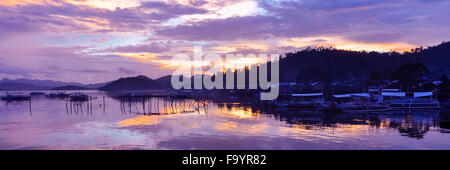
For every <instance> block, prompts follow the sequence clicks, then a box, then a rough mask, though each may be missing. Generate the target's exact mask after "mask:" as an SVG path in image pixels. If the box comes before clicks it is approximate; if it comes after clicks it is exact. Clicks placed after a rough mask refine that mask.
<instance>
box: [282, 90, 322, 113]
mask: <svg viewBox="0 0 450 170" xmlns="http://www.w3.org/2000/svg"><path fill="white" fill-rule="evenodd" d="M322 96H323V95H322V93H306V94H291V98H292V100H289V101H281V102H276V105H277V106H278V107H283V108H298V109H316V108H317V106H318V105H319V104H320V103H322V102H323V98H322Z"/></svg>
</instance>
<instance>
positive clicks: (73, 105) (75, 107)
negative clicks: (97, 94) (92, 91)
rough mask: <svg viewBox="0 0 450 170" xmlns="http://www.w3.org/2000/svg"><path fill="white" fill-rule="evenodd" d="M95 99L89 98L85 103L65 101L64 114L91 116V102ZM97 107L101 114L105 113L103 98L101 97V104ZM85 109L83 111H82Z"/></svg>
mask: <svg viewBox="0 0 450 170" xmlns="http://www.w3.org/2000/svg"><path fill="white" fill-rule="evenodd" d="M95 99H97V98H94V97H89V98H88V99H87V100H85V101H73V100H70V99H66V100H65V101H66V114H67V115H69V114H84V113H86V114H88V115H92V111H93V100H95ZM99 107H100V108H101V109H102V110H103V114H105V112H106V102H105V96H103V97H102V103H101V104H99ZM83 108H85V110H84V109H83Z"/></svg>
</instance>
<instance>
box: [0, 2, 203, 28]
mask: <svg viewBox="0 0 450 170" xmlns="http://www.w3.org/2000/svg"><path fill="white" fill-rule="evenodd" d="M149 9H150V10H152V11H154V12H151V13H148V12H145V10H149ZM205 12H207V11H205V10H202V9H198V8H194V7H188V6H183V5H179V4H167V3H163V2H146V3H143V4H142V5H141V6H138V7H133V8H116V9H115V10H107V9H98V8H93V7H88V6H80V5H74V4H70V3H65V2H59V4H58V5H52V4H27V5H21V6H16V7H14V8H8V7H4V6H0V14H2V15H1V16H0V35H1V34H2V33H7V32H9V31H13V30H14V28H17V29H18V30H29V29H34V30H36V31H39V30H46V31H50V32H55V31H56V32H58V31H62V30H58V29H64V31H66V30H68V31H90V32H92V31H96V32H108V31H133V30H145V29H150V28H151V27H152V26H157V25H158V24H160V23H161V22H163V21H166V20H168V19H171V18H175V17H178V16H180V15H186V14H196V13H205ZM67 17H69V18H67ZM95 19H103V20H107V21H108V22H109V24H105V23H102V22H100V21H98V20H95ZM77 21H81V22H88V23H91V24H96V25H99V26H107V27H110V28H107V29H93V28H89V27H87V26H85V25H82V24H80V23H79V22H77ZM55 28H56V29H55ZM17 29H16V30H17Z"/></svg>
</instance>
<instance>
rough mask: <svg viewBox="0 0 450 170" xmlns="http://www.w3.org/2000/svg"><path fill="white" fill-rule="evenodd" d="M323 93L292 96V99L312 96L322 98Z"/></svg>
mask: <svg viewBox="0 0 450 170" xmlns="http://www.w3.org/2000/svg"><path fill="white" fill-rule="evenodd" d="M322 95H323V94H322V93H304V94H292V97H311V96H322Z"/></svg>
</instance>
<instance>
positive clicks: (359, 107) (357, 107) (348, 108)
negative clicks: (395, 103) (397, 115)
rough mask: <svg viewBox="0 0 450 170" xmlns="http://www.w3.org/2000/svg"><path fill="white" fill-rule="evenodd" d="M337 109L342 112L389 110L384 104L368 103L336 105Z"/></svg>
mask: <svg viewBox="0 0 450 170" xmlns="http://www.w3.org/2000/svg"><path fill="white" fill-rule="evenodd" d="M337 107H338V108H340V109H342V110H343V111H344V112H382V111H389V110H391V108H390V107H389V106H388V105H385V104H378V103H369V104H355V103H342V104H338V105H337Z"/></svg>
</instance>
